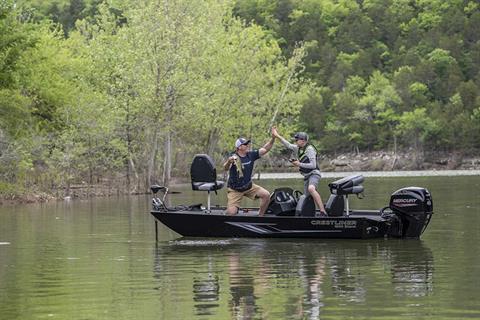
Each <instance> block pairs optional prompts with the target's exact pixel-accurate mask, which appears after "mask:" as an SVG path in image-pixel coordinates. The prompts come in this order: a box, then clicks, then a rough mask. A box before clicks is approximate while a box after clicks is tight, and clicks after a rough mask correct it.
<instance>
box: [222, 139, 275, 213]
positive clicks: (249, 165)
mask: <svg viewBox="0 0 480 320" xmlns="http://www.w3.org/2000/svg"><path fill="white" fill-rule="evenodd" d="M274 141H275V137H273V136H272V138H271V139H270V141H268V142H267V143H266V144H265V145H264V146H263V147H262V148H260V149H258V150H250V140H248V139H245V138H239V139H237V141H235V152H234V153H233V154H232V155H231V156H230V157H229V158H228V159H227V161H225V163H224V164H223V168H224V169H225V170H228V171H229V177H228V184H227V186H228V189H227V214H229V215H234V214H236V213H237V212H238V208H239V207H240V202H241V200H242V198H243V197H248V198H250V199H257V198H260V208H259V211H258V215H260V216H263V214H264V213H265V211H266V210H267V207H268V203H269V201H270V193H269V192H268V191H267V190H265V189H264V188H262V187H260V186H259V185H256V184H255V183H253V182H252V174H253V167H254V163H255V161H256V160H258V159H260V157H262V156H263V155H265V154H266V153H267V152H268V151H270V149H272V146H273V142H274Z"/></svg>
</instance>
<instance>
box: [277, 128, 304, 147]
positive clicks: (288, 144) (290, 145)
mask: <svg viewBox="0 0 480 320" xmlns="http://www.w3.org/2000/svg"><path fill="white" fill-rule="evenodd" d="M272 135H273V136H274V137H276V138H278V139H280V142H281V143H282V144H283V145H284V146H285V148H287V149H290V150H292V151H294V152H297V151H298V146H297V145H296V144H292V143H290V142H288V141H287V140H286V139H285V138H284V137H282V136H281V135H280V134H279V133H278V131H277V128H276V127H272Z"/></svg>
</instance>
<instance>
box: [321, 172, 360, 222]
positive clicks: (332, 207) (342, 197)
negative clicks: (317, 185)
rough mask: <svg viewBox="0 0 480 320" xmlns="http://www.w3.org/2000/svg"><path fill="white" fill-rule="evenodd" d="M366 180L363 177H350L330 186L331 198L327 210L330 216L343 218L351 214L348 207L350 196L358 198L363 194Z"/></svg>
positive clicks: (326, 206) (334, 182)
mask: <svg viewBox="0 0 480 320" xmlns="http://www.w3.org/2000/svg"><path fill="white" fill-rule="evenodd" d="M364 180H365V178H364V177H363V176H362V175H353V176H348V177H345V178H342V179H339V180H336V181H333V182H331V183H329V184H328V186H329V187H330V193H331V195H330V198H328V201H327V204H326V205H325V210H327V213H328V215H329V216H334V217H335V216H343V213H344V211H345V213H346V215H347V216H348V215H349V214H350V208H349V205H348V195H349V194H356V195H357V196H358V195H359V194H360V193H362V192H363V186H362V185H361V183H362V182H363V181H364Z"/></svg>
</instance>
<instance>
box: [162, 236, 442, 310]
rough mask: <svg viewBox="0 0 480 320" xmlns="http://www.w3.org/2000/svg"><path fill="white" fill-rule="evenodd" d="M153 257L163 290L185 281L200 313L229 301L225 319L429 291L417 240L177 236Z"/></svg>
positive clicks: (426, 260)
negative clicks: (258, 238)
mask: <svg viewBox="0 0 480 320" xmlns="http://www.w3.org/2000/svg"><path fill="white" fill-rule="evenodd" d="M154 261H155V266H154V277H155V279H156V280H157V281H158V284H159V288H160V289H162V290H161V291H162V292H163V293H165V288H167V287H168V286H165V284H166V283H173V282H181V283H183V284H184V285H186V284H187V282H190V283H191V284H190V288H192V294H191V300H190V302H188V301H185V302H184V303H185V306H188V304H192V303H193V305H194V308H195V312H196V315H204V316H208V315H209V316H213V315H219V314H222V312H223V311H222V308H224V307H225V306H228V313H229V316H230V317H231V318H241V319H258V318H262V317H268V318H284V317H285V316H286V315H289V317H293V318H294V319H320V318H321V315H322V313H323V312H324V309H325V308H328V306H329V303H330V304H331V305H338V302H340V303H342V301H343V303H345V304H346V305H348V303H366V302H367V300H369V299H370V300H372V299H373V300H372V301H377V300H378V301H382V299H383V298H384V296H385V295H386V294H387V295H388V294H390V295H391V296H392V297H394V296H404V297H420V296H425V295H428V294H429V293H430V292H431V291H432V290H433V286H432V283H433V255H432V253H431V250H430V249H429V248H428V247H427V246H426V245H425V244H424V243H423V242H422V241H418V240H383V239H382V240H376V241H319V240H310V241H305V240H272V239H268V240H267V239H265V240H253V239H230V240H206V241H205V240H189V239H185V238H182V239H180V240H175V241H170V242H164V243H159V245H158V247H157V248H156V251H155V259H154ZM385 290H391V292H390V293H388V292H385ZM168 294H172V295H174V294H175V292H173V291H172V292H169V293H168ZM326 296H328V297H329V299H330V300H325V298H324V297H326ZM332 297H333V298H334V299H335V300H339V301H335V302H332V300H331V299H332ZM343 303H342V304H343ZM222 306H223V307H222ZM167 316H168V315H167Z"/></svg>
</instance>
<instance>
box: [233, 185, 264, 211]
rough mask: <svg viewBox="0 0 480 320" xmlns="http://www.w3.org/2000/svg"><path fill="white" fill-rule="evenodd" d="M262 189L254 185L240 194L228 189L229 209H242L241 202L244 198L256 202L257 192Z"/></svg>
mask: <svg viewBox="0 0 480 320" xmlns="http://www.w3.org/2000/svg"><path fill="white" fill-rule="evenodd" d="M260 189H262V187H260V186H258V185H256V184H255V183H252V187H251V188H250V189H248V190H246V191H243V192H240V191H236V190H233V189H231V188H228V189H227V207H237V208H240V202H241V201H242V198H243V197H247V198H250V199H252V200H255V198H256V197H255V195H256V194H257V192H258V191H259V190H260Z"/></svg>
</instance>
